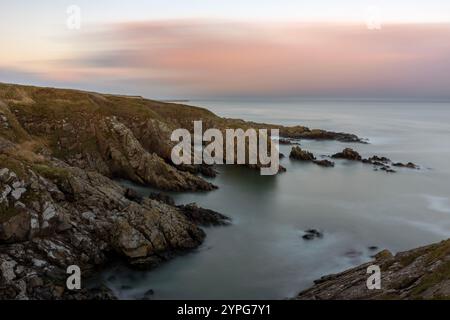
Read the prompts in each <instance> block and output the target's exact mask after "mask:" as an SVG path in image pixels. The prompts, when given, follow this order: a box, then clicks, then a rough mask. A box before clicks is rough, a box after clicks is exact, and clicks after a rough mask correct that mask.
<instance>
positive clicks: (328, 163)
mask: <svg viewBox="0 0 450 320" xmlns="http://www.w3.org/2000/svg"><path fill="white" fill-rule="evenodd" d="M313 162H314V163H315V164H317V165H319V166H321V167H327V168H332V167H334V162H332V161H330V160H326V159H324V160H315V161H313Z"/></svg>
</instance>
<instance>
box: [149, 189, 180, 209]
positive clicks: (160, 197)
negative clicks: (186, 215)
mask: <svg viewBox="0 0 450 320" xmlns="http://www.w3.org/2000/svg"><path fill="white" fill-rule="evenodd" d="M148 197H149V198H150V199H153V200H157V201H160V202H164V203H166V204H168V205H171V206H174V205H175V200H173V198H172V197H171V196H169V195H167V194H164V193H162V192H152V193H150V194H149V196H148Z"/></svg>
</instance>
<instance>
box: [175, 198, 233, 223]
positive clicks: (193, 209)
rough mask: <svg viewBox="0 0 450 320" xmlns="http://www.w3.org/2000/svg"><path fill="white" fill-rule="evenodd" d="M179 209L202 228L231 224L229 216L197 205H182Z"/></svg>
mask: <svg viewBox="0 0 450 320" xmlns="http://www.w3.org/2000/svg"><path fill="white" fill-rule="evenodd" d="M178 208H179V209H180V210H181V212H182V213H183V214H184V215H185V216H186V217H187V218H188V220H189V221H192V222H194V223H196V224H198V225H201V226H205V227H210V226H225V225H229V224H230V223H231V221H230V218H228V217H227V216H224V215H223V214H221V213H219V212H216V211H213V210H209V209H204V208H201V207H199V206H198V205H197V204H196V203H190V204H187V205H181V206H178Z"/></svg>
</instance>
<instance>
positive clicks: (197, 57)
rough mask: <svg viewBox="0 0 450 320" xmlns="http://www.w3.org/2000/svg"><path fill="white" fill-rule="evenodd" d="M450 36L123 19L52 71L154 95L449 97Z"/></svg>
mask: <svg viewBox="0 0 450 320" xmlns="http://www.w3.org/2000/svg"><path fill="white" fill-rule="evenodd" d="M449 37H450V27H449V26H447V25H439V24H424V25H412V24H410V25H407V24H405V25H386V26H383V28H382V29H381V30H368V29H367V28H366V27H365V25H356V24H354V25H346V24H340V25H338V24H301V23H290V24H281V23H265V24H263V23H237V22H213V21H201V20H199V21H196V20H188V21H182V20H177V21H158V22H154V21H153V22H141V23H126V24H117V25H111V26H108V27H106V28H101V29H100V30H99V31H96V32H91V33H87V34H82V35H81V36H80V37H79V38H78V39H77V41H76V43H75V45H74V51H73V56H71V57H65V58H64V59H63V60H61V61H60V62H58V63H56V62H53V67H50V68H49V70H50V74H54V75H55V76H63V75H64V77H66V75H67V76H68V77H73V78H76V79H77V80H80V79H82V78H83V77H95V76H97V77H98V79H99V81H101V80H102V79H108V78H111V77H113V78H115V79H116V80H117V81H118V82H119V83H120V81H128V82H131V83H132V81H133V80H134V81H136V83H139V84H140V85H141V86H143V87H145V84H146V83H147V84H148V86H147V89H146V90H148V92H149V94H150V95H157V94H158V92H157V91H156V89H155V90H154V88H158V90H160V89H161V88H164V90H165V91H166V92H174V94H176V93H177V92H182V93H183V94H186V95H190V96H210V95H212V96H213V95H216V96H223V95H225V96H226V95H313V96H316V95H330V96H354V95H366V96H383V95H388V96H389V95H393V96H396V95H398V96H409V95H413V96H416V95H422V96H443V95H447V96H448V92H450V73H449V71H450V42H449V41H448V39H449ZM65 80H67V79H66V78H65Z"/></svg>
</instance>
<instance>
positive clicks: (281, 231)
mask: <svg viewBox="0 0 450 320" xmlns="http://www.w3.org/2000/svg"><path fill="white" fill-rule="evenodd" d="M191 104H192V105H197V106H203V107H206V108H208V109H210V110H212V111H214V112H215V113H217V114H218V115H221V116H225V117H232V118H242V119H245V120H253V121H259V122H268V123H280V124H285V125H295V124H301V125H306V126H309V127H312V128H321V129H328V130H333V131H345V132H349V133H355V134H357V135H359V136H361V137H364V138H368V139H369V141H370V144H367V145H363V144H348V143H340V142H333V141H320V142H319V141H306V140H305V141H301V145H302V148H305V149H308V150H310V151H312V152H314V153H315V154H316V155H318V156H320V155H330V154H333V153H335V152H337V151H340V150H342V149H343V148H345V147H352V148H354V149H356V150H357V151H359V152H360V153H361V154H362V155H363V156H365V157H367V156H372V155H374V154H376V155H379V156H386V157H389V158H391V159H392V160H393V161H402V162H407V161H412V162H414V163H417V164H419V165H420V166H421V167H422V169H421V170H411V169H400V170H398V172H397V173H395V174H387V173H385V172H380V171H374V170H373V169H372V167H371V166H369V165H363V164H361V163H351V162H347V161H337V163H336V167H335V168H322V167H319V166H317V165H315V164H309V163H300V162H296V161H291V160H290V159H289V158H288V157H286V158H284V159H282V160H281V164H282V165H283V166H285V167H286V168H287V172H286V173H284V174H280V175H277V176H273V177H267V176H260V175H259V171H253V170H248V169H245V168H237V167H233V166H224V167H221V168H220V169H219V175H218V177H217V178H215V179H213V180H212V181H213V182H214V183H215V184H216V185H218V186H219V190H217V191H213V192H208V193H181V194H173V195H174V197H175V200H176V202H177V203H179V204H181V203H189V202H197V203H198V204H199V205H201V206H203V207H206V208H210V209H214V210H216V211H219V212H221V213H223V214H226V215H228V216H230V217H231V218H232V219H233V224H232V225H231V226H227V227H218V228H207V229H206V232H207V238H206V241H205V243H204V244H203V245H202V246H201V247H200V248H199V249H197V250H195V251H193V252H192V253H189V254H186V255H184V256H181V257H178V258H175V259H174V260H172V261H169V262H167V263H165V264H163V265H162V266H161V267H160V268H158V269H156V270H153V271H150V272H141V271H132V270H129V269H127V268H126V267H124V266H121V265H117V266H114V267H112V268H110V269H109V270H107V271H105V272H104V273H103V274H102V276H101V277H102V280H103V281H104V282H105V283H106V284H107V285H108V286H109V287H110V288H112V289H113V290H114V291H115V292H116V294H118V295H119V297H121V298H123V299H134V298H142V297H143V295H144V294H145V292H147V291H148V290H150V289H152V290H153V291H154V294H153V295H152V296H151V298H152V299H284V298H288V297H293V296H295V295H296V294H297V293H298V292H299V291H301V290H303V289H306V288H308V287H309V286H311V285H312V281H313V280H314V279H317V278H319V277H321V276H323V275H326V274H329V273H335V272H338V271H342V270H345V269H347V268H349V267H352V266H355V265H358V264H361V263H363V262H366V261H368V260H370V256H371V255H373V254H374V253H375V252H376V251H373V250H370V249H369V247H370V246H376V247H378V248H379V250H381V249H389V250H391V251H393V252H398V251H402V250H407V249H411V248H413V247H417V246H422V245H426V244H429V243H433V242H437V241H440V240H443V239H446V238H449V237H450V161H449V159H450V104H449V103H424V102H420V103H419V102H362V101H340V102H331V101H321V102H318V101H315V102H313V101H289V102H229V101H198V102H195V101H193V102H191ZM290 148H291V147H290V146H280V149H281V152H282V153H284V154H285V155H289V151H290ZM133 187H135V188H136V189H137V190H138V191H139V192H140V193H141V194H143V195H147V194H148V193H149V192H150V189H148V188H145V187H142V186H135V185H133ZM310 228H314V229H319V230H321V231H322V232H323V233H324V237H323V238H322V239H316V240H313V241H305V240H303V239H302V235H303V234H304V233H303V232H304V230H306V229H310Z"/></svg>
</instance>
